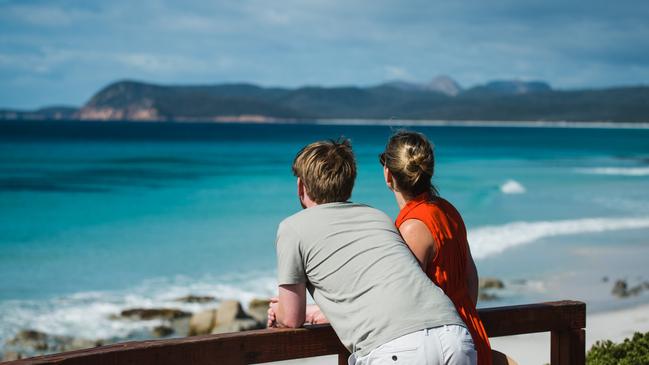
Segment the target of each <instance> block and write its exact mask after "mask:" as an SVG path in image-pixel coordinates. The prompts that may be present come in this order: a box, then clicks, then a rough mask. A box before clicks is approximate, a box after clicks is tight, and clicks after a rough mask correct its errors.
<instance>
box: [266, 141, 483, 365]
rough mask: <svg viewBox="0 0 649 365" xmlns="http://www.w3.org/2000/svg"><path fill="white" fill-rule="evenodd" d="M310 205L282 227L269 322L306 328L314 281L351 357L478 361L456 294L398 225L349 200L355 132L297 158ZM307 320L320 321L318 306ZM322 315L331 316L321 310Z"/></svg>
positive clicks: (301, 190)
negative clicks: (432, 276)
mask: <svg viewBox="0 0 649 365" xmlns="http://www.w3.org/2000/svg"><path fill="white" fill-rule="evenodd" d="M293 173H294V174H295V176H296V177H297V192H298V197H299V200H300V203H301V205H302V208H304V209H303V210H302V211H300V212H298V213H296V214H294V215H292V216H290V217H288V218H286V219H285V220H284V221H282V223H281V224H280V225H279V228H278V232H277V242H276V244H277V271H278V284H279V295H278V297H279V299H278V300H277V301H273V302H272V303H271V307H270V309H269V322H271V325H275V326H278V327H292V328H296V327H301V326H302V325H303V324H304V322H305V320H307V313H306V309H307V308H306V289H307V288H308V290H309V292H310V293H311V296H312V297H313V299H314V300H315V302H316V303H317V304H318V306H319V310H321V311H322V313H323V314H324V316H326V318H327V319H328V320H329V321H330V323H331V326H332V327H333V329H334V330H335V331H336V334H337V335H338V337H339V338H340V340H341V342H342V343H343V344H344V345H345V346H346V347H347V348H348V349H349V350H350V352H352V356H351V357H350V361H349V362H350V364H359V365H361V364H362V365H365V364H375V363H377V364H378V363H384V362H386V363H388V362H389V363H406V364H419V363H421V364H475V359H476V354H475V349H474V346H473V342H472V340H471V335H470V334H469V332H468V331H467V330H466V328H465V327H464V324H463V322H462V320H461V319H460V317H459V316H458V314H457V312H456V311H455V307H454V306H453V303H451V301H450V300H449V299H448V298H447V297H446V296H445V295H444V293H443V291H442V290H441V289H440V288H438V287H437V286H435V285H434V284H433V283H432V282H431V281H430V280H429V279H428V277H427V276H426V274H425V273H424V272H423V271H422V270H421V268H420V266H419V264H418V263H417V260H416V259H415V257H414V256H413V255H412V253H411V252H410V251H409V250H408V248H407V246H406V245H405V243H404V242H403V240H402V239H401V236H400V235H399V233H398V231H397V230H396V228H395V227H394V224H393V223H392V221H391V220H390V218H388V217H387V216H386V215H385V214H384V213H382V212H381V211H379V210H376V209H374V208H371V207H368V206H365V205H361V204H355V203H351V202H349V201H348V200H349V198H350V197H351V193H352V188H353V186H354V180H355V178H356V162H355V160H354V155H353V153H352V150H351V145H350V143H349V141H346V140H344V141H340V142H334V141H321V142H315V143H312V144H310V145H308V146H306V147H304V148H303V149H302V150H301V151H300V152H299V153H298V154H297V156H296V157H295V160H294V162H293ZM310 309H313V310H310V311H309V312H310V313H309V318H308V320H309V322H316V321H317V319H314V318H315V317H314V313H318V309H317V308H310ZM322 318H324V317H322Z"/></svg>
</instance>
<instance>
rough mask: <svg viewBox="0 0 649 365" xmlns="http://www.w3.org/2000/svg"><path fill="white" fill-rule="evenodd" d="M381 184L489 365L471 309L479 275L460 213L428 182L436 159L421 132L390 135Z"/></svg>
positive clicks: (412, 246) (477, 319)
mask: <svg viewBox="0 0 649 365" xmlns="http://www.w3.org/2000/svg"><path fill="white" fill-rule="evenodd" d="M380 161H381V164H382V165H383V173H384V177H385V182H386V184H387V185H388V187H389V188H390V190H392V191H393V192H394V196H395V198H396V200H397V204H398V205H399V208H400V209H401V211H400V213H399V216H398V217H397V220H396V225H397V228H398V229H399V231H400V232H401V235H402V236H403V238H404V240H405V241H406V244H407V245H408V246H409V247H410V250H411V251H412V252H413V254H414V255H415V256H416V257H417V260H418V261H419V264H420V265H421V268H422V269H423V270H424V272H426V274H427V275H428V277H429V278H430V279H431V280H432V281H433V282H434V283H435V284H436V285H437V286H439V287H440V288H442V290H444V292H445V293H446V295H447V296H448V297H449V298H450V299H451V300H452V301H453V304H455V308H456V309H457V311H458V313H459V314H460V316H461V317H462V319H463V320H464V322H465V324H466V326H467V328H468V330H469V332H471V336H472V337H473V343H474V344H475V347H476V350H477V352H478V364H479V365H491V364H492V355H491V347H490V344H489V338H488V336H487V333H486V332H485V329H484V326H483V324H482V321H480V317H479V316H478V312H477V310H476V303H477V298H478V274H477V270H476V267H475V263H474V262H473V258H472V257H471V251H470V250H469V244H468V241H467V237H466V228H465V226H464V222H463V221H462V217H461V216H460V213H458V211H457V210H456V209H455V208H454V207H453V205H451V203H449V202H448V201H446V200H444V199H443V198H441V197H440V196H439V195H438V193H437V190H436V189H435V187H434V186H433V185H432V183H431V178H432V177H433V172H434V166H435V157H434V155H433V149H432V147H431V145H430V143H429V142H428V140H427V139H426V137H425V136H424V135H422V134H420V133H415V132H407V131H402V132H398V133H396V134H395V135H393V136H392V137H391V138H390V140H389V142H388V144H387V146H386V148H385V152H383V153H382V154H381V155H380Z"/></svg>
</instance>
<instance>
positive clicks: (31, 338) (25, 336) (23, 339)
mask: <svg viewBox="0 0 649 365" xmlns="http://www.w3.org/2000/svg"><path fill="white" fill-rule="evenodd" d="M103 344H104V341H102V340H88V339H84V338H75V337H70V336H59V335H49V334H47V333H43V332H39V331H35V330H21V331H20V332H18V333H17V334H16V336H14V337H13V338H12V339H10V340H9V341H7V342H6V345H7V348H9V352H15V353H16V354H17V355H15V354H14V355H12V357H15V356H18V357H28V356H34V355H42V354H46V353H52V352H63V351H73V350H81V349H86V348H91V347H97V346H102V345H103ZM7 353H8V352H5V355H4V356H5V357H6V356H7Z"/></svg>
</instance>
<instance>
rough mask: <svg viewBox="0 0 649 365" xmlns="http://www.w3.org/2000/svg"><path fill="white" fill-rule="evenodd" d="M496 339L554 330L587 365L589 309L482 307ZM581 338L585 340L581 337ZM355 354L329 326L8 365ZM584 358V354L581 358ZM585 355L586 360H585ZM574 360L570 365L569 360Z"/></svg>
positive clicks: (560, 353)
mask: <svg viewBox="0 0 649 365" xmlns="http://www.w3.org/2000/svg"><path fill="white" fill-rule="evenodd" d="M479 312H480V317H481V318H482V320H483V322H484V323H485V327H486V330H487V333H488V334H489V336H491V337H496V336H508V335H515V334H525V333H534V332H543V331H552V333H553V335H552V336H553V340H552V350H551V351H552V359H553V364H555V362H554V359H555V358H556V361H562V362H557V364H566V363H570V364H582V363H583V362H579V361H580V359H583V354H584V352H585V345H584V341H583V339H584V336H583V333H584V331H583V330H582V328H584V327H585V326H586V305H585V304H584V303H582V302H575V301H561V302H549V303H540V304H530V305H520V306H510V307H498V308H487V309H481V310H480V311H479ZM579 336H581V337H579ZM332 354H338V363H339V365H343V364H346V363H347V357H348V356H349V353H348V352H347V349H346V348H345V347H344V346H343V345H342V344H341V343H340V341H339V340H338V337H337V336H336V334H335V332H334V331H333V329H332V328H331V327H330V326H329V325H316V326H309V327H308V328H300V329H266V330H256V331H247V332H238V333H227V334H220V335H207V336H195V337H185V338H178V339H166V340H156V341H139V342H125V343H119V344H114V345H108V346H103V347H98V348H93V349H86V350H79V351H71V352H65V353H60V354H53V355H46V356H40V357H34V358H31V359H25V360H18V361H14V362H9V363H6V364H7V365H9V364H11V365H26V364H34V365H35V364H43V365H53V364H60V365H81V364H96V365H130V364H133V365H136V364H138V365H148V364H155V365H176V364H193V365H213V364H234V365H241V364H251V363H263V362H269V361H281V360H289V359H298V358H304V357H312V356H323V355H332ZM580 354H581V355H580ZM580 356H581V357H580ZM567 360H569V361H568V362H565V361H567Z"/></svg>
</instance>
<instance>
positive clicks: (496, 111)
mask: <svg viewBox="0 0 649 365" xmlns="http://www.w3.org/2000/svg"><path fill="white" fill-rule="evenodd" d="M328 118H358V119H389V118H396V119H413V120H417V119H427V120H474V121H523V120H524V121H611V122H649V87H646V86H637V87H618V88H610V89H599V90H553V89H552V88H551V87H550V85H548V84H547V83H545V82H542V81H531V82H526V81H507V80H504V81H502V80H501V81H492V82H489V83H487V84H485V85H479V86H475V87H472V88H469V89H463V88H462V87H461V86H460V85H459V84H458V83H457V82H455V81H454V80H453V79H451V78H450V77H448V76H439V77H436V78H434V79H433V80H432V81H431V82H428V83H413V82H406V81H398V80H397V81H391V82H387V83H384V84H380V85H377V86H371V87H353V86H350V87H301V88H295V89H290V88H267V87H260V86H256V85H252V84H219V85H204V86H162V85H154V84H149V83H144V82H137V81H119V82H115V83H113V84H110V85H108V86H106V87H105V88H103V89H102V90H100V91H99V92H97V93H96V94H95V95H94V96H93V97H92V98H91V99H90V101H88V102H87V103H86V104H85V105H84V106H82V107H81V108H73V107H49V108H42V109H39V110H35V111H18V110H0V119H5V120H8V119H13V120H16V119H36V120H39V119H60V120H133V121H258V122H264V121H273V120H281V119H328Z"/></svg>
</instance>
